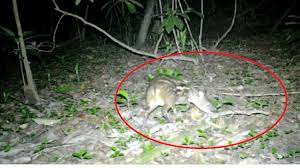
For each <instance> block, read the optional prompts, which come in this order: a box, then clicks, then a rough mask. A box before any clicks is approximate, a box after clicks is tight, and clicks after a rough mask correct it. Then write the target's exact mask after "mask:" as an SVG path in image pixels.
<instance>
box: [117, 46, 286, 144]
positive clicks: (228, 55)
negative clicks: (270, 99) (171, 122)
mask: <svg viewBox="0 0 300 168" xmlns="http://www.w3.org/2000/svg"><path fill="white" fill-rule="evenodd" d="M197 54H204V55H214V56H222V57H229V58H234V59H240V60H243V61H245V62H248V63H251V64H253V65H256V66H257V67H259V68H261V69H262V70H264V71H266V72H268V73H269V75H270V76H271V77H273V78H274V79H275V80H276V81H277V82H278V84H279V85H280V87H281V89H282V91H283V93H284V97H285V106H284V108H282V109H283V110H282V113H281V114H280V116H279V117H278V119H277V120H276V121H275V123H274V124H273V125H272V126H271V127H269V128H267V129H266V130H264V131H262V132H260V133H259V134H257V135H256V136H254V137H250V138H246V139H244V140H241V141H238V142H236V143H232V144H228V145H220V146H208V147H203V146H199V147H197V146H187V145H176V144H172V143H168V142H164V141H160V140H157V139H154V138H152V137H149V136H147V135H145V134H143V133H141V132H139V131H138V130H137V129H135V128H134V127H132V126H131V125H130V124H129V123H128V122H127V121H126V120H125V119H124V118H123V116H122V115H121V113H120V110H119V108H118V105H117V93H118V92H119V90H120V88H121V86H122V84H123V83H124V82H125V81H126V80H127V79H128V78H129V76H130V75H132V74H133V73H134V72H135V71H137V70H139V69H140V68H142V67H144V66H145V65H147V64H150V63H153V62H155V61H158V60H160V59H164V58H168V57H174V56H178V55H179V56H180V55H181V56H182V55H193V56H197ZM202 56H203V55H202ZM113 101H114V105H115V110H116V112H117V114H118V115H119V117H120V118H121V120H122V121H123V122H124V123H125V125H126V126H127V127H128V128H130V129H131V130H133V131H134V132H136V133H137V134H139V135H140V136H142V137H144V138H146V139H149V140H151V141H153V142H156V143H159V144H163V145H166V146H172V147H177V148H184V149H218V148H227V147H232V146H235V145H239V144H242V143H246V142H249V141H251V140H254V139H257V138H259V137H261V136H262V135H264V134H265V133H267V132H269V131H270V130H272V129H273V128H275V127H276V126H277V125H278V124H279V122H280V121H281V120H282V119H283V117H284V115H285V113H286V110H287V107H288V93H287V90H286V87H285V85H284V84H283V82H282V80H281V79H280V78H279V77H278V76H277V75H276V74H275V72H273V71H272V70H270V69H269V68H268V67H267V66H265V65H263V64H261V63H258V62H256V61H254V60H253V59H250V58H247V57H245V56H241V55H235V54H230V53H225V52H214V51H190V52H178V53H172V54H169V55H163V56H159V57H157V58H154V59H150V60H148V61H146V62H144V63H142V64H140V65H138V66H136V67H135V68H133V69H132V70H131V71H129V72H128V73H127V74H126V75H125V77H124V78H123V79H122V80H121V81H120V82H119V83H118V85H117V88H116V90H115V93H114V99H113Z"/></svg>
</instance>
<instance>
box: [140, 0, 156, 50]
mask: <svg viewBox="0 0 300 168" xmlns="http://www.w3.org/2000/svg"><path fill="white" fill-rule="evenodd" d="M155 3H156V0H147V4H146V9H145V15H144V19H143V21H142V23H141V27H140V30H139V34H138V37H137V41H136V44H135V47H136V48H141V47H142V46H143V45H144V43H145V41H146V38H147V34H148V30H149V26H150V23H151V18H152V14H153V9H154V6H155Z"/></svg>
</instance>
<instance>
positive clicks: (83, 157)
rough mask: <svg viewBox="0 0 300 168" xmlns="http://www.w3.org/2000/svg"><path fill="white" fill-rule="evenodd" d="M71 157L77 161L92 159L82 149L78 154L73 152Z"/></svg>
mask: <svg viewBox="0 0 300 168" xmlns="http://www.w3.org/2000/svg"><path fill="white" fill-rule="evenodd" d="M72 156H73V157H75V158H78V159H92V156H91V154H89V153H88V152H87V150H84V149H80V150H79V151H78V152H74V153H73V154H72Z"/></svg>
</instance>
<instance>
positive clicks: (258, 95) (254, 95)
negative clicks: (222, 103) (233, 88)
mask: <svg viewBox="0 0 300 168" xmlns="http://www.w3.org/2000/svg"><path fill="white" fill-rule="evenodd" d="M218 94H221V95H228V96H244V97H263V96H284V95H285V94H284V93H258V94H251V93H246V94H239V93H218ZM288 94H289V95H294V94H300V91H295V92H288Z"/></svg>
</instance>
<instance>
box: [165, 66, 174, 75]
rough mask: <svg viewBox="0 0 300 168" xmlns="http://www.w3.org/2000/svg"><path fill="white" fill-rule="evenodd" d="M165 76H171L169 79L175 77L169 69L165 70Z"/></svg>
mask: <svg viewBox="0 0 300 168" xmlns="http://www.w3.org/2000/svg"><path fill="white" fill-rule="evenodd" d="M165 75H166V76H169V77H172V75H173V70H171V69H169V68H167V69H166V70H165Z"/></svg>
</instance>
